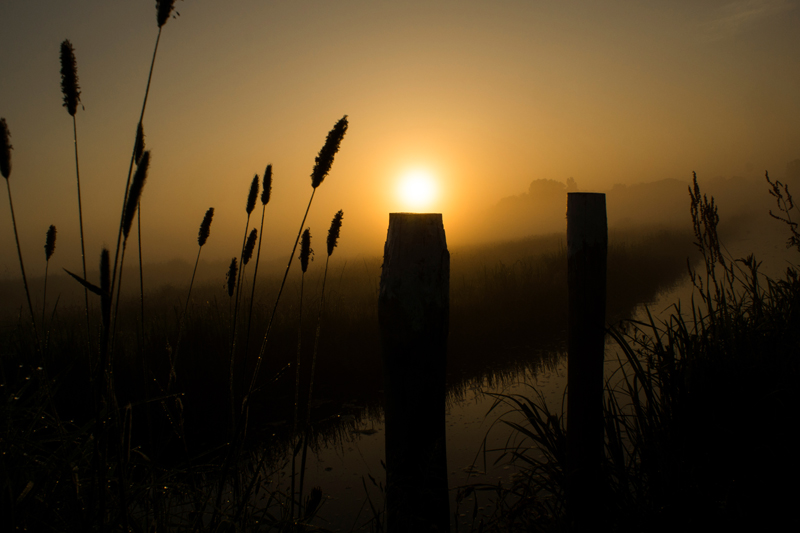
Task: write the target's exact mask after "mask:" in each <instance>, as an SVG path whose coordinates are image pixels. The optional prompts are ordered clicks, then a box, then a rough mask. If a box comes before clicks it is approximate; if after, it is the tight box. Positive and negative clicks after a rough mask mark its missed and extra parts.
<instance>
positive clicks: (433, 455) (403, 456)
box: [378, 213, 450, 533]
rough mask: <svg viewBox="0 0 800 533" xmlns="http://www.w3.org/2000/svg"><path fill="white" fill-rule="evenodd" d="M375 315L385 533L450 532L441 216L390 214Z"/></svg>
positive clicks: (445, 255)
mask: <svg viewBox="0 0 800 533" xmlns="http://www.w3.org/2000/svg"><path fill="white" fill-rule="evenodd" d="M378 316H379V320H380V328H381V346H382V350H383V367H384V391H385V398H386V402H385V414H386V510H387V529H388V531H389V533H406V532H411V531H413V532H434V531H438V532H440V533H446V532H448V531H449V530H450V510H449V496H448V488H447V455H446V439H445V372H446V350H447V333H448V323H449V316H450V253H449V252H448V251H447V242H446V240H445V234H444V226H443V224H442V215H441V214H438V213H437V214H433V213H426V214H416V213H391V214H390V215H389V231H388V235H387V237H386V246H385V248H384V252H383V272H382V274H381V286H380V296H379V299H378Z"/></svg>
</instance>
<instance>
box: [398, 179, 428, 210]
mask: <svg viewBox="0 0 800 533" xmlns="http://www.w3.org/2000/svg"><path fill="white" fill-rule="evenodd" d="M399 192H400V197H401V198H402V199H403V203H404V204H406V205H408V206H410V207H413V208H417V209H419V208H423V207H426V206H428V205H430V204H431V202H432V201H433V199H434V198H435V197H436V184H435V182H434V179H433V176H432V175H431V173H430V172H428V171H426V170H412V171H409V172H407V173H405V174H404V175H403V177H402V180H401V181H400V190H399Z"/></svg>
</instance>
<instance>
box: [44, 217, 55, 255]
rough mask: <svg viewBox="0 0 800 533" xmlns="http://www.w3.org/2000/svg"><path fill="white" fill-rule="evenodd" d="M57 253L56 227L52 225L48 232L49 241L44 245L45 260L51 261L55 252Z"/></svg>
mask: <svg viewBox="0 0 800 533" xmlns="http://www.w3.org/2000/svg"><path fill="white" fill-rule="evenodd" d="M55 251H56V227H55V226H53V225H52V224H51V225H50V228H49V229H48V230H47V240H45V243H44V256H45V260H47V261H50V257H51V256H52V255H53V252H55Z"/></svg>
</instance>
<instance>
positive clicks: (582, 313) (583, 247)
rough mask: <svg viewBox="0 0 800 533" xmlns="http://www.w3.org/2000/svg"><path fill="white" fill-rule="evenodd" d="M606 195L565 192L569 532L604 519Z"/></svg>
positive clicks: (585, 527) (592, 526) (594, 525)
mask: <svg viewBox="0 0 800 533" xmlns="http://www.w3.org/2000/svg"><path fill="white" fill-rule="evenodd" d="M607 253H608V227H607V222H606V197H605V195H604V194H598V193H568V194H567V255H568V283H569V337H568V364H569V367H568V371H567V380H568V384H569V388H568V397H567V487H566V488H567V494H566V496H567V515H568V518H569V522H570V529H571V530H572V531H587V530H590V529H596V528H597V526H598V525H600V524H599V523H598V522H602V520H603V518H602V515H603V509H602V507H603V503H602V501H603V498H604V495H603V494H602V492H603V491H602V486H601V477H600V475H601V472H600V465H601V461H602V458H603V361H604V354H605V317H606V256H607Z"/></svg>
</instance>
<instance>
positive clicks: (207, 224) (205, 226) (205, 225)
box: [197, 207, 214, 246]
mask: <svg viewBox="0 0 800 533" xmlns="http://www.w3.org/2000/svg"><path fill="white" fill-rule="evenodd" d="M212 218H214V208H213V207H209V208H208V211H206V216H204V217H203V221H202V222H201V223H200V233H199V234H198V235H197V244H199V245H200V246H203V245H204V244H205V243H206V241H207V240H208V235H209V234H210V233H211V219H212Z"/></svg>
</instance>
